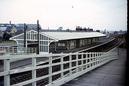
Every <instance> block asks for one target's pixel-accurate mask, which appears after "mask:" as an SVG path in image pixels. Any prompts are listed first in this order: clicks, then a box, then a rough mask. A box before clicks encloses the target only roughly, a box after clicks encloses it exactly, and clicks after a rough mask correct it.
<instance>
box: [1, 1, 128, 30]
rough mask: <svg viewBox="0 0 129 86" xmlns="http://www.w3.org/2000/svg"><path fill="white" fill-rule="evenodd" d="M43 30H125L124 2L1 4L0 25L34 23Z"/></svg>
mask: <svg viewBox="0 0 129 86" xmlns="http://www.w3.org/2000/svg"><path fill="white" fill-rule="evenodd" d="M37 19H39V22H40V25H41V27H42V28H43V29H47V28H48V27H49V29H57V28H58V27H60V26H62V27H64V29H67V28H69V29H75V27H76V26H82V27H90V28H93V29H100V30H104V29H106V30H126V29H127V0H0V23H8V22H9V21H10V20H11V21H12V23H36V20H37Z"/></svg>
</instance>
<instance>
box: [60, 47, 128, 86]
mask: <svg viewBox="0 0 129 86" xmlns="http://www.w3.org/2000/svg"><path fill="white" fill-rule="evenodd" d="M119 50H120V54H119V57H118V60H114V61H111V62H109V63H107V64H105V65H103V66H101V67H99V68H97V69H95V70H92V71H90V72H88V73H86V74H84V75H82V76H80V77H78V78H76V79H74V80H72V81H70V82H68V83H66V84H64V85H62V86H124V78H125V77H124V70H125V62H126V54H127V52H126V50H125V49H119Z"/></svg>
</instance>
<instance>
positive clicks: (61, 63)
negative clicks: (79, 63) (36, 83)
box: [60, 53, 64, 78]
mask: <svg viewBox="0 0 129 86" xmlns="http://www.w3.org/2000/svg"><path fill="white" fill-rule="evenodd" d="M61 54H62V53H61ZM60 59H61V71H63V57H61V58H60ZM63 76H64V75H63V72H61V78H63Z"/></svg>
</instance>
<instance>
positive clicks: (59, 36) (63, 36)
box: [10, 30, 106, 41]
mask: <svg viewBox="0 0 129 86" xmlns="http://www.w3.org/2000/svg"><path fill="white" fill-rule="evenodd" d="M28 33H30V34H32V33H33V34H34V33H35V34H37V31H35V30H30V31H27V34H28ZM40 35H42V36H45V37H48V38H50V39H52V40H56V41H59V40H72V39H82V38H94V37H103V36H106V35H105V34H102V33H100V32H40ZM30 36H31V35H30ZM31 37H32V36H31ZM19 38H20V39H24V33H21V34H19V35H16V36H14V37H11V38H10V39H19ZM29 38H30V37H29ZM35 39H37V37H35Z"/></svg>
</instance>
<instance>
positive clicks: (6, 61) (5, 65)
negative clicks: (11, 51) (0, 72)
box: [4, 59, 10, 86]
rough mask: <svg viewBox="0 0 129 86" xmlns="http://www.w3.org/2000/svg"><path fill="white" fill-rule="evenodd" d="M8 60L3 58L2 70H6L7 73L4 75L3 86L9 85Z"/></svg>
mask: <svg viewBox="0 0 129 86" xmlns="http://www.w3.org/2000/svg"><path fill="white" fill-rule="evenodd" d="M9 70H10V60H9V59H5V60H4V72H7V75H5V76H4V86H10V74H9Z"/></svg>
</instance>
